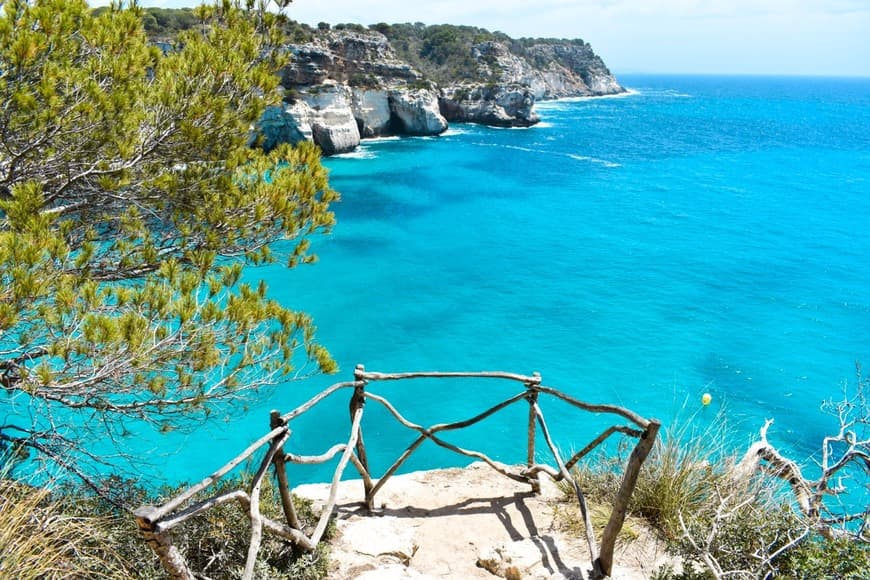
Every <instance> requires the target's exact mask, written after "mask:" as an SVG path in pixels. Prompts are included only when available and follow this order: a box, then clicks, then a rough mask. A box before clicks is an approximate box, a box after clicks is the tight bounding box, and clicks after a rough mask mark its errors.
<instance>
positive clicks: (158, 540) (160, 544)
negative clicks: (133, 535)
mask: <svg viewBox="0 0 870 580" xmlns="http://www.w3.org/2000/svg"><path fill="white" fill-rule="evenodd" d="M156 511H157V508H155V507H154V506H151V505H146V506H142V507H140V508H138V509H137V510H136V511H135V512H133V515H134V516H136V523H137V524H138V526H139V532H140V533H141V534H142V537H143V538H144V539H145V542H146V543H147V544H148V545H149V546H151V549H152V550H154V553H155V554H157V557H158V558H159V559H160V564H161V565H162V566H163V569H164V570H166V573H167V574H169V577H170V578H172V579H173V580H195V576H194V575H193V572H191V570H190V568H189V567H188V566H187V561H186V560H185V559H184V556H182V555H181V552H179V551H178V548H176V547H175V546H174V545H173V544H172V536H171V535H170V533H169V532H158V531H157V521H155V520H156V519H157V518H154V513H155V512H156Z"/></svg>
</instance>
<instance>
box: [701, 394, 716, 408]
mask: <svg viewBox="0 0 870 580" xmlns="http://www.w3.org/2000/svg"><path fill="white" fill-rule="evenodd" d="M712 400H713V395H711V394H710V393H704V394H703V395H702V396H701V403H702V404H703V405H704V406H705V407H706V406H707V405H709V404H710V402H711V401H712Z"/></svg>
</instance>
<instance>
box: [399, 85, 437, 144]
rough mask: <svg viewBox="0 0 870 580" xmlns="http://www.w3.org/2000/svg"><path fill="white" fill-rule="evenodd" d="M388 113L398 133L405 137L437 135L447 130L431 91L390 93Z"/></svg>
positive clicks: (435, 95)
mask: <svg viewBox="0 0 870 580" xmlns="http://www.w3.org/2000/svg"><path fill="white" fill-rule="evenodd" d="M390 111H391V112H392V114H393V119H394V122H395V124H396V125H397V126H398V128H399V132H401V133H404V134H406V135H438V134H439V133H443V132H444V131H446V130H447V119H445V118H444V116H443V115H442V114H441V112H440V110H439V107H438V95H437V94H436V93H435V92H434V91H432V90H429V89H417V90H394V91H390Z"/></svg>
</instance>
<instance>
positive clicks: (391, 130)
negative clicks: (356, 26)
mask: <svg viewBox="0 0 870 580" xmlns="http://www.w3.org/2000/svg"><path fill="white" fill-rule="evenodd" d="M290 52H291V54H292V59H291V62H290V64H289V65H288V66H287V67H285V68H284V70H283V71H282V75H281V80H282V85H283V87H284V89H285V91H286V98H285V106H284V107H283V108H281V110H280V111H276V110H270V111H268V112H267V114H266V115H265V116H264V119H263V120H262V121H261V122H260V130H261V131H262V132H263V133H264V141H265V144H266V146H270V145H274V144H275V143H278V142H282V141H287V142H290V143H295V142H297V141H299V140H301V139H312V140H313V141H314V142H315V143H316V144H317V145H318V146H320V148H321V149H322V150H323V152H324V154H326V155H333V154H336V153H344V152H347V151H351V150H353V149H354V148H355V147H357V146H358V145H359V142H360V138H368V137H378V136H381V135H389V134H395V133H398V134H407V135H437V134H438V133H442V132H443V131H444V130H446V129H447V120H446V119H445V118H444V117H443V116H442V115H441V113H440V111H439V108H438V96H437V94H436V93H435V92H433V91H432V90H429V89H422V88H419V87H418V86H417V85H418V84H419V83H420V82H421V80H420V79H421V75H420V73H419V72H417V71H416V70H414V69H413V68H412V67H411V66H410V65H409V64H408V63H406V62H403V61H402V60H401V59H399V58H398V57H397V56H396V55H395V53H394V51H393V49H392V47H391V46H390V44H389V42H388V41H387V39H386V37H384V35H382V34H379V33H377V32H367V33H360V32H355V31H346V30H345V31H329V32H324V33H322V34H321V35H319V36H318V37H316V38H315V40H314V41H312V42H309V43H306V44H303V45H294V46H291V47H290Z"/></svg>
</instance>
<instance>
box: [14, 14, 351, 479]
mask: <svg viewBox="0 0 870 580" xmlns="http://www.w3.org/2000/svg"><path fill="white" fill-rule="evenodd" d="M248 4H251V6H247V7H246V6H243V5H241V3H240V2H230V1H228V0H224V1H222V2H217V3H216V4H215V5H214V6H211V7H205V6H204V7H200V8H198V9H196V14H197V17H198V18H199V20H200V24H199V25H198V26H197V27H196V28H194V29H191V30H187V31H185V32H183V33H181V34H180V36H179V37H178V41H177V45H176V47H175V49H174V50H170V51H168V52H166V53H165V54H164V53H163V52H162V51H161V50H159V49H158V48H156V47H154V46H151V45H150V44H149V42H148V41H147V39H146V36H145V32H144V29H143V25H142V12H141V9H140V8H138V7H137V5H136V3H135V2H131V3H129V5H128V6H122V5H121V3H117V4H114V5H113V6H111V7H110V9H109V10H105V11H101V12H100V13H99V14H98V15H96V16H95V15H94V14H93V13H92V12H91V10H90V9H89V7H88V6H87V4H86V3H85V2H84V1H83V0H31V1H26V0H9V1H0V9H2V11H3V12H2V15H0V387H2V389H3V390H5V392H6V396H5V397H3V398H2V399H0V401H2V402H0V405H2V407H4V409H3V410H2V413H3V416H4V418H3V419H0V444H2V445H3V446H4V447H6V448H7V449H14V450H17V451H19V452H22V453H27V452H37V453H36V454H37V455H41V456H42V457H47V458H50V459H52V460H53V461H55V462H56V463H58V464H61V465H63V466H65V467H67V468H69V469H73V470H77V471H78V472H79V473H80V474H81V475H85V471H84V470H83V468H82V465H83V464H82V463H81V462H78V461H75V460H74V458H82V457H84V456H86V455H87V454H88V450H89V446H88V441H89V440H91V439H92V438H93V437H94V433H95V431H94V429H103V430H104V431H103V432H102V433H101V436H108V435H112V432H114V431H119V430H122V429H123V424H124V422H125V420H131V419H132V420H135V421H147V422H151V423H153V424H154V425H155V426H157V427H159V428H162V429H171V428H174V427H177V426H179V425H184V424H187V423H189V422H190V421H193V420H197V419H202V418H204V417H207V416H208V413H209V409H210V408H211V407H210V404H211V403H214V402H216V401H222V400H227V399H235V398H238V397H241V396H243V395H244V394H245V393H250V392H251V390H252V389H257V388H260V387H263V386H266V385H271V384H274V383H276V382H278V381H280V380H284V379H286V378H288V377H291V376H292V375H293V374H294V373H297V372H298V367H299V366H300V363H304V364H306V365H308V366H309V367H310V365H311V364H312V363H313V364H314V365H316V367H317V368H318V369H319V370H321V371H326V372H329V371H333V370H334V366H335V365H334V362H333V361H332V360H331V359H330V357H329V355H328V353H327V352H326V350H325V349H324V348H323V347H322V346H320V345H318V344H317V343H316V342H315V341H314V334H313V332H314V327H313V326H312V322H311V320H310V318H309V317H308V316H307V315H306V314H304V313H301V312H295V311H292V310H289V309H287V308H285V307H284V306H282V305H281V304H278V303H277V302H276V301H274V300H272V299H270V298H269V297H268V294H267V291H266V287H265V285H263V284H260V285H259V286H257V287H252V286H250V285H248V284H245V283H243V281H242V272H243V268H244V267H245V266H246V265H249V266H250V265H258V264H263V263H268V262H274V261H277V260H281V261H286V264H287V265H288V266H289V267H293V266H295V265H297V264H300V263H305V262H310V261H312V260H313V256H312V255H310V254H309V252H308V250H309V247H308V242H307V239H306V238H307V237H308V236H309V235H311V234H313V233H317V232H324V231H327V230H328V229H329V228H330V227H331V225H332V223H333V215H332V213H331V212H330V211H329V204H330V203H331V202H333V201H335V200H336V199H337V195H336V193H335V192H334V191H332V190H331V189H330V187H329V184H328V181H327V173H326V170H325V169H324V168H323V167H322V165H321V163H320V158H319V153H318V152H317V150H316V149H315V148H314V147H313V146H309V145H307V144H302V145H300V146H298V147H295V148H291V147H289V146H280V147H278V148H276V149H275V150H273V151H270V152H268V153H265V152H263V151H262V150H261V149H259V148H258V147H256V146H252V140H254V138H253V137H252V135H253V134H254V130H253V127H255V125H256V122H257V120H258V119H259V118H260V116H261V114H262V113H263V110H264V108H265V107H266V106H268V105H270V104H274V103H276V102H278V101H279V100H280V95H279V93H278V78H277V77H276V75H275V71H276V70H278V67H280V66H281V65H282V64H283V60H284V58H285V55H284V54H282V52H281V50H280V49H279V48H278V47H279V41H280V38H279V36H278V34H279V32H278V28H279V27H278V24H279V23H280V15H275V14H271V13H268V12H266V11H265V10H258V9H257V7H256V6H253V4H254V3H253V2H248ZM254 145H256V144H255V143H254ZM278 240H286V241H282V242H281V243H280V244H273V242H276V241H278ZM275 248H284V250H282V251H278V250H276V249H275ZM107 431H108V432H107ZM70 448H74V449H75V452H74V453H70Z"/></svg>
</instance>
